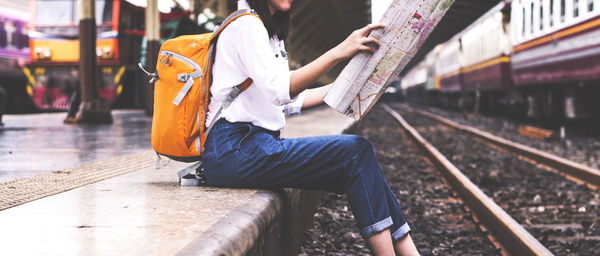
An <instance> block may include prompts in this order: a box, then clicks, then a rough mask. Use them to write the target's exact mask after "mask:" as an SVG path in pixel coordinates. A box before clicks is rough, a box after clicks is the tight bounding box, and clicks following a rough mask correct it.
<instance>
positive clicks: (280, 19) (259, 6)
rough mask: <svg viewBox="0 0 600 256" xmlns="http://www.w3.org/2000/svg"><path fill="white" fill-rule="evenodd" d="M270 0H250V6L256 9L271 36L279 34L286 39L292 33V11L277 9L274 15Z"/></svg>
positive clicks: (281, 38) (278, 35)
mask: <svg viewBox="0 0 600 256" xmlns="http://www.w3.org/2000/svg"><path fill="white" fill-rule="evenodd" d="M267 1H268V0H248V4H249V5H250V8H252V9H254V10H255V11H256V13H257V14H258V16H260V18H261V19H262V22H263V23H264V24H265V28H267V32H269V37H273V35H277V37H279V39H280V40H285V39H286V38H287V37H288V35H289V34H290V30H291V25H290V11H286V12H280V11H276V12H275V14H274V15H273V16H271V12H270V10H269V6H268V5H267Z"/></svg>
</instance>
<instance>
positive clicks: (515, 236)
mask: <svg viewBox="0 0 600 256" xmlns="http://www.w3.org/2000/svg"><path fill="white" fill-rule="evenodd" d="M383 108H384V109H385V111H387V112H388V113H389V114H390V115H391V116H393V117H394V118H395V119H396V120H397V121H398V122H399V123H400V125H401V126H402V127H403V128H404V129H405V130H406V131H407V132H408V133H409V134H410V136H411V137H412V139H413V140H415V142H416V143H417V144H418V145H419V146H420V147H421V148H423V150H424V151H425V152H426V153H427V155H429V157H430V159H431V160H432V161H433V162H434V164H435V165H436V166H438V169H439V170H440V172H441V173H442V175H444V177H445V178H446V180H447V181H448V183H449V184H450V185H451V186H452V187H453V188H454V190H455V191H456V192H457V193H458V194H459V195H460V197H461V198H462V199H463V201H464V202H465V203H466V204H467V205H468V206H469V208H470V209H471V211H472V212H473V213H474V214H475V216H477V218H478V219H479V220H480V221H481V222H482V223H483V224H484V225H485V227H486V228H487V229H488V230H489V231H490V232H491V233H492V235H493V236H494V237H495V238H496V239H497V240H498V241H499V242H500V244H501V245H502V247H503V248H504V249H506V250H507V251H508V253H509V254H511V255H553V254H552V253H551V252H550V251H549V250H548V249H547V248H546V247H544V246H543V245H542V244H541V243H540V242H539V241H538V240H537V239H535V238H534V237H533V236H532V235H531V234H530V233H529V232H527V230H525V228H523V226H521V225H520V224H519V223H518V222H516V221H515V220H514V219H513V218H512V217H511V216H510V215H508V214H507V213H506V212H505V211H504V210H502V208H500V206H498V205H497V204H496V203H495V202H494V201H493V200H492V199H491V198H489V197H488V196H487V195H485V193H483V191H481V189H480V188H479V187H477V186H476V185H475V184H473V182H471V180H469V178H467V177H466V176H465V175H464V174H463V173H462V172H461V171H460V170H459V169H458V168H456V166H454V165H453V164H452V163H451V162H450V161H449V160H448V159H447V158H446V157H445V156H444V155H442V154H441V153H440V152H439V151H438V150H437V149H436V148H435V147H434V146H433V145H431V144H430V143H429V142H427V141H426V140H425V139H424V138H423V137H422V136H421V135H420V134H419V133H418V132H417V131H416V130H415V129H414V128H413V127H411V126H410V124H408V123H407V122H406V121H405V120H404V118H402V116H400V114H398V113H397V112H396V111H394V110H393V109H392V108H390V107H389V106H388V105H386V104H383Z"/></svg>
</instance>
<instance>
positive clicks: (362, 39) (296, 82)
mask: <svg viewBox="0 0 600 256" xmlns="http://www.w3.org/2000/svg"><path fill="white" fill-rule="evenodd" d="M383 27H385V26H384V25H383V24H371V25H367V26H366V27H364V28H361V29H359V30H356V31H354V32H352V34H350V36H348V38H346V40H344V41H343V42H342V43H340V44H339V45H338V46H336V47H334V48H333V49H331V50H329V51H327V52H326V53H325V54H323V55H321V56H320V57H319V58H317V59H316V60H314V61H312V62H311V63H309V64H307V65H305V66H303V67H301V68H299V69H297V70H294V71H292V73H291V75H290V98H293V97H296V95H298V94H299V93H300V92H302V91H304V90H305V89H307V88H309V87H310V86H311V85H312V84H314V83H315V81H317V79H318V78H319V77H321V76H322V75H323V74H325V73H327V71H329V70H330V69H331V68H332V67H333V66H335V65H336V64H337V63H339V62H340V61H342V60H344V59H347V58H350V57H352V56H354V54H356V53H357V52H359V51H369V52H374V51H375V47H379V41H378V40H377V39H375V38H373V37H367V35H368V34H369V32H371V30H373V29H377V28H383Z"/></svg>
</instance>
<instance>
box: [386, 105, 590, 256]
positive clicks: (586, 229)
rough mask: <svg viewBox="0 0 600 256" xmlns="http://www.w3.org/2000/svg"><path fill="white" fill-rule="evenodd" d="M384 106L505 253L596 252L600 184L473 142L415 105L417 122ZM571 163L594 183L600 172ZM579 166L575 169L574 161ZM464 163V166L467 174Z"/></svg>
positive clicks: (541, 154)
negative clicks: (425, 115)
mask: <svg viewBox="0 0 600 256" xmlns="http://www.w3.org/2000/svg"><path fill="white" fill-rule="evenodd" d="M384 108H385V110H386V111H387V112H388V113H389V114H390V115H392V116H393V117H394V118H396V119H397V120H398V122H400V124H401V125H402V126H403V128H404V129H405V130H407V132H408V133H409V134H411V136H412V137H413V139H414V140H415V141H416V142H417V144H419V145H420V147H422V148H423V149H425V151H426V152H427V154H428V155H429V157H430V159H432V161H433V162H434V163H435V164H436V165H437V166H438V167H440V170H441V172H442V174H443V176H444V177H445V178H446V180H447V182H448V183H450V184H451V186H452V187H453V188H454V190H455V191H456V192H457V193H458V194H459V195H460V196H461V197H462V198H463V201H464V202H465V203H466V204H467V205H468V206H469V208H470V209H471V211H472V212H473V213H474V214H475V216H476V218H477V219H478V220H480V221H481V223H482V224H483V225H484V226H485V227H486V229H488V230H489V231H490V232H491V233H492V234H493V236H494V237H495V239H496V240H497V241H499V243H500V244H501V245H502V247H503V248H504V249H505V250H506V251H507V252H509V253H510V254H513V255H551V254H553V253H556V254H568V253H572V252H592V254H593V253H594V252H595V253H598V251H597V250H598V249H600V245H599V244H600V239H599V238H600V236H598V234H596V233H599V232H600V229H599V228H598V223H597V222H598V214H597V212H598V193H597V191H595V190H591V189H590V188H589V187H587V186H585V185H581V184H577V183H574V182H571V181H568V180H567V179H565V178H564V177H563V176H561V175H559V174H557V173H555V172H556V171H554V172H553V171H547V170H545V169H544V168H546V167H544V166H539V164H538V165H535V164H533V163H531V161H529V160H524V159H522V158H520V157H517V156H515V155H514V154H513V153H511V152H507V151H506V150H503V149H501V148H499V147H497V146H493V147H490V146H489V144H488V142H482V141H474V140H473V139H472V137H470V136H472V135H466V134H464V133H462V132H459V131H458V130H456V129H455V128H452V129H451V128H448V127H447V126H445V125H440V124H439V123H437V122H434V121H432V120H431V119H429V118H432V117H433V116H431V115H428V118H427V119H425V118H423V117H421V116H418V115H416V114H414V112H413V113H407V114H406V116H409V117H410V118H409V120H411V122H414V123H416V124H417V126H416V127H417V128H416V129H415V128H412V127H411V126H410V125H409V124H408V123H407V122H406V121H405V120H404V119H403V118H402V116H400V114H398V113H397V112H396V111H394V110H393V109H392V108H390V107H389V106H384ZM421 114H422V113H421ZM419 118H420V119H419ZM436 120H443V119H439V118H437V119H436ZM448 121H449V120H445V123H446V124H448V123H451V121H450V122H448ZM457 127H461V126H457ZM461 128H462V129H460V131H470V130H473V129H471V128H468V127H466V126H462V127H461ZM417 130H419V131H420V132H423V133H424V134H425V136H426V137H428V138H431V141H434V143H435V145H437V146H439V147H440V149H439V150H438V149H436V148H435V147H434V145H433V144H431V143H429V142H427V141H426V140H425V139H424V138H423V136H421V135H420V134H419V132H418V131H417ZM477 134H483V135H486V136H485V137H481V138H482V140H485V141H490V138H494V137H495V136H489V134H484V133H481V132H478V133H477ZM477 136H480V135H477ZM494 139H495V140H494V141H503V142H504V143H503V144H500V145H502V147H503V148H507V149H509V150H512V149H513V148H517V149H519V152H520V154H524V153H523V150H524V149H523V147H520V146H516V147H515V143H511V142H509V141H506V140H502V139H501V138H500V140H498V138H497V137H496V138H494ZM494 143H496V142H494ZM506 145H511V146H510V147H509V146H506ZM521 146H522V145H521ZM486 148H487V149H486ZM525 150H527V152H535V153H536V154H535V155H533V156H532V155H531V153H529V154H528V157H531V158H535V159H536V160H537V161H540V162H542V161H546V160H543V159H550V160H548V161H551V162H546V163H545V165H548V166H553V167H557V168H558V169H560V170H564V169H567V167H565V165H564V162H565V161H564V159H559V160H560V161H559V162H560V164H557V163H556V162H557V160H556V159H557V157H555V156H551V157H546V158H544V156H547V155H549V154H547V153H544V152H536V150H531V149H530V148H527V147H525ZM440 152H443V153H444V154H446V155H447V156H448V157H444V155H442V153H440ZM448 159H451V160H452V161H453V162H455V163H454V164H453V163H451V162H450V160H448ZM566 163H567V165H568V166H569V167H568V169H569V175H573V176H576V177H579V178H580V179H582V180H586V181H587V182H590V183H592V184H596V183H595V180H596V178H597V177H596V178H594V177H593V176H589V175H593V174H594V173H595V172H594V171H591V172H590V171H589V170H588V169H586V168H580V166H581V165H579V164H577V163H572V162H569V161H568V160H567V161H566ZM457 166H458V167H457ZM573 166H575V167H577V168H572V167H573ZM486 168H490V169H486ZM588 168H589V167H588ZM459 169H462V170H463V171H465V174H463V173H462V172H461V171H460V170H459ZM576 169H584V170H585V171H586V172H587V174H585V175H588V176H581V174H577V173H576V172H578V171H574V170H576ZM589 169H591V168H589ZM592 170H593V169H592ZM590 173H591V174H590ZM470 179H471V180H473V182H471V180H470ZM476 184H477V185H476ZM478 186H480V187H481V188H479V187H478ZM552 189H555V190H552ZM487 195H491V197H488V196H487ZM496 202H497V203H496ZM511 216H512V217H511ZM529 232H531V233H529Z"/></svg>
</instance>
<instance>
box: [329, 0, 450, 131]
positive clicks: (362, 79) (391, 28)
mask: <svg viewBox="0 0 600 256" xmlns="http://www.w3.org/2000/svg"><path fill="white" fill-rule="evenodd" d="M453 3H454V0H394V1H393V2H392V4H391V5H390V7H388V9H387V11H386V12H385V14H384V15H383V17H382V18H381V20H380V22H381V23H383V24H385V25H386V27H385V29H376V30H373V31H372V32H371V35H370V36H372V37H375V38H377V39H378V40H379V43H380V46H379V48H378V49H377V50H376V51H375V52H374V53H368V52H361V53H358V54H357V55H355V56H354V57H353V58H352V59H351V60H350V62H349V63H348V65H346V67H345V68H344V70H343V71H342V73H340V75H339V76H338V77H337V79H336V80H335V82H334V83H333V86H332V87H331V89H329V91H328V92H327V95H326V96H325V102H326V103H327V104H328V105H329V106H331V107H333V108H334V109H336V110H337V111H339V112H341V113H344V114H346V115H348V116H350V117H353V118H354V119H356V120H359V119H361V118H362V117H363V116H364V115H365V114H366V113H367V112H368V111H369V110H370V109H371V107H373V105H375V103H376V102H377V100H378V99H379V98H380V97H381V95H383V93H384V92H385V90H386V89H387V87H388V86H389V84H390V83H391V82H392V81H394V80H395V79H396V78H397V77H398V74H400V71H402V69H404V67H405V66H406V65H407V64H408V62H409V61H410V60H411V59H412V58H413V56H415V54H416V53H417V51H418V50H419V48H420V47H421V45H423V43H424V42H425V39H427V37H428V36H429V34H430V33H431V31H432V30H433V29H434V28H435V26H437V24H438V23H439V21H440V20H441V19H442V17H444V15H445V14H446V11H448V9H450V6H452V4H453Z"/></svg>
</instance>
